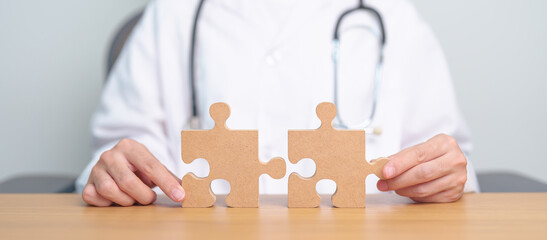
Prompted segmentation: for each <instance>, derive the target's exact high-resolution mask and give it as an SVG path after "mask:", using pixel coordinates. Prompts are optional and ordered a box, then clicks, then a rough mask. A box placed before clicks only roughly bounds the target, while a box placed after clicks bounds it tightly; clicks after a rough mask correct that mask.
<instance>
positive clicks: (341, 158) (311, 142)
mask: <svg viewBox="0 0 547 240" xmlns="http://www.w3.org/2000/svg"><path fill="white" fill-rule="evenodd" d="M316 113H317V116H318V118H319V119H320V120H321V126H320V127H319V128H318V129H316V130H291V131H289V161H290V162H291V163H294V164H296V163H298V162H299V161H300V160H301V159H304V158H310V159H312V160H313V161H314V162H315V164H316V172H315V174H314V175H313V176H312V177H310V178H304V177H302V176H300V175H298V174H297V173H292V174H291V175H290V176H289V186H288V189H289V196H288V198H289V199H288V204H289V207H317V206H319V203H320V202H321V198H320V196H319V195H318V194H317V191H316V190H315V186H316V184H317V182H318V181H319V180H322V179H331V180H333V181H334V182H336V185H337V189H336V192H335V193H334V194H333V196H332V198H331V199H332V203H333V205H334V206H336V207H365V194H366V190H365V187H366V183H365V180H366V176H367V175H369V174H371V173H374V174H375V175H376V176H378V177H379V178H383V175H382V169H383V166H384V165H385V164H386V163H387V162H388V161H389V160H388V159H387V158H380V159H377V160H373V161H371V163H369V162H367V161H366V159H365V131H363V130H337V129H334V127H333V126H332V121H333V120H334V117H335V116H336V106H335V105H334V104H332V103H320V104H319V105H318V106H317V108H316Z"/></svg>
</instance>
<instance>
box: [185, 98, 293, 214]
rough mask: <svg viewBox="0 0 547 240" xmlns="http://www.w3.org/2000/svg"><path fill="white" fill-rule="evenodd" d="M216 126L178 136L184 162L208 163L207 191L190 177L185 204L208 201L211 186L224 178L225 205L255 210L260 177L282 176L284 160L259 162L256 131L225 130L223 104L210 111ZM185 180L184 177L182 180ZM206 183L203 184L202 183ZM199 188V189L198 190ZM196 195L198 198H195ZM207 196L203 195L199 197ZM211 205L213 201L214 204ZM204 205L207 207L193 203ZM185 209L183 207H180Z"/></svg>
mask: <svg viewBox="0 0 547 240" xmlns="http://www.w3.org/2000/svg"><path fill="white" fill-rule="evenodd" d="M209 113H210V115H211V118H212V119H213V120H214V121H215V126H214V128H213V129H210V130H189V131H183V132H182V133H181V143H182V146H181V153H182V159H183V161H184V162H185V163H191V162H193V161H194V160H195V159H197V158H203V159H205V160H207V162H208V163H209V176H208V177H207V178H208V179H209V186H207V187H206V189H209V192H206V191H205V190H203V189H204V186H202V185H201V183H199V184H198V183H195V182H196V181H197V179H199V178H195V175H193V174H192V176H194V178H190V179H192V181H189V182H190V183H192V184H188V185H187V187H188V189H186V188H185V190H187V197H186V198H187V199H186V200H185V201H187V200H188V199H192V200H190V201H192V202H193V201H194V199H204V200H208V199H210V198H209V195H213V196H214V194H213V193H212V192H210V183H211V181H212V180H214V179H224V180H226V181H227V182H229V183H230V189H231V190H230V193H229V194H228V196H227V197H226V204H227V205H228V206H230V207H258V192H259V189H258V183H259V177H260V175H261V174H263V173H266V174H268V175H270V176H271V177H272V178H275V179H279V178H282V177H283V176H284V175H285V172H286V170H285V161H284V160H283V159H282V158H274V159H272V160H271V161H269V162H268V163H263V162H261V161H260V160H259V159H258V131H256V130H231V129H228V128H227V127H226V120H227V119H228V117H229V116H230V107H229V106H228V105H227V104H226V103H215V104H213V105H211V107H210V109H209ZM185 178H186V177H185ZM203 184H205V183H203ZM183 187H184V186H183ZM197 188H200V189H197ZM196 195H199V196H196ZM201 195H206V196H201ZM213 203H214V202H213ZM195 205H199V206H204V207H205V205H207V204H197V203H196V204H195ZM183 206H185V204H183Z"/></svg>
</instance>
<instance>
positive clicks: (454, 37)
mask: <svg viewBox="0 0 547 240" xmlns="http://www.w3.org/2000/svg"><path fill="white" fill-rule="evenodd" d="M147 2H148V1H147V0H116V1H107V0H93V1H90V0H86V1H84V0H79V1H74V0H48V1H38V0H34V1H33V0H1V1H0V166H1V167H0V181H2V180H5V179H7V178H9V177H12V176H15V175H19V174H32V173H61V174H68V175H77V174H79V173H80V171H81V170H82V169H83V168H84V166H85V165H86V164H87V162H88V161H89V158H90V150H89V145H90V141H89V138H90V137H89V129H88V128H89V118H90V116H91V114H92V112H93V111H94V108H95V106H96V104H97V101H98V98H99V96H100V92H101V88H102V83H103V80H104V71H105V66H104V63H105V57H106V51H107V45H108V44H109V42H110V40H111V37H112V33H113V32H114V31H115V29H116V28H117V27H118V26H119V24H120V23H121V22H122V21H123V20H124V19H126V18H127V17H128V16H129V15H131V14H132V13H134V12H136V11H137V10H138V9H139V8H141V7H143V6H144V5H145V4H146V3H147ZM413 2H414V3H415V4H416V7H417V9H418V11H419V12H420V13H421V14H422V16H423V17H424V19H426V21H428V22H429V23H430V25H431V27H432V28H433V30H434V31H435V33H436V34H437V37H438V38H439V40H440V42H441V44H442V45H443V47H444V50H445V54H446V56H447V58H448V62H449V65H450V68H451V71H452V76H453V79H454V83H455V86H456V91H457V93H458V96H459V103H460V106H461V109H462V111H463V112H464V114H465V116H466V119H467V121H468V123H469V125H470V127H471V129H472V131H473V135H474V142H475V151H474V152H473V155H472V156H471V158H472V161H473V162H474V165H475V167H476V168H477V170H478V171H495V170H510V171H517V172H520V173H524V174H526V175H528V176H531V177H534V178H536V179H541V180H543V181H544V182H547V158H546V156H547V146H546V143H547V127H546V126H545V125H544V124H545V123H547V97H546V95H547V90H546V89H547V83H546V82H547V47H546V46H545V45H546V43H547V15H546V14H544V11H545V10H546V9H547V1H541V0H511V1H509V0H505V1H502V0H460V1H432V0H413Z"/></svg>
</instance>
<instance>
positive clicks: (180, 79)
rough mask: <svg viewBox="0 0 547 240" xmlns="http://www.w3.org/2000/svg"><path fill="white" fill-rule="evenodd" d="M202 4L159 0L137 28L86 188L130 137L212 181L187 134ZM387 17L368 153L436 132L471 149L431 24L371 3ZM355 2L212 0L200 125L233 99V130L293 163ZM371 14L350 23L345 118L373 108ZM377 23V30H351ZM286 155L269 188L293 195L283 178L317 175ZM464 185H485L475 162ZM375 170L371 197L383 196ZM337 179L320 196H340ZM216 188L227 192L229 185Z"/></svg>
mask: <svg viewBox="0 0 547 240" xmlns="http://www.w3.org/2000/svg"><path fill="white" fill-rule="evenodd" d="M197 2H198V1H197V0H157V1H152V2H151V3H150V4H149V5H148V7H147V8H146V11H145V13H144V16H143V18H142V19H141V21H140V22H139V24H138V25H137V26H136V28H135V29H134V31H133V33H132V35H131V37H130V38H129V40H128V42H127V43H126V46H125V48H124V50H123V52H122V53H121V55H120V57H119V59H118V61H117V62H116V64H115V66H114V68H113V71H112V73H111V74H110V76H109V80H108V82H107V84H106V86H105V88H104V92H103V95H102V98H101V102H100V104H99V107H98V109H97V111H96V113H95V115H94V117H93V119H92V126H91V130H92V135H93V150H94V155H93V157H92V161H91V162H90V163H89V165H88V166H87V167H86V169H85V170H84V171H83V173H82V175H81V176H80V177H79V179H78V181H77V189H78V190H79V191H82V189H83V187H84V185H85V183H86V182H87V179H88V176H89V173H90V171H91V168H92V167H93V166H94V165H95V163H96V162H97V160H98V158H99V156H100V155H101V153H102V152H104V151H105V150H107V149H110V148H112V147H113V146H114V145H115V144H116V143H117V142H118V141H119V140H120V139H122V138H132V139H135V140H137V141H139V142H141V143H143V144H144V145H146V147H148V148H149V149H150V151H151V152H152V153H153V154H154V155H155V156H156V158H158V159H159V160H160V161H161V162H162V163H163V164H164V165H165V166H166V167H167V168H168V169H169V170H171V171H172V172H174V173H175V174H176V175H177V176H179V177H182V176H183V175H184V174H185V173H186V172H188V171H192V172H197V173H198V175H201V176H204V175H206V174H207V172H208V166H207V165H206V164H203V163H204V162H205V161H202V162H198V163H197V164H193V165H190V166H189V165H186V164H184V163H183V162H182V160H181V157H180V149H181V147H180V132H181V130H182V129H183V128H185V126H187V123H188V121H189V119H190V117H191V106H192V102H191V98H190V88H189V86H190V85H189V78H188V74H189V73H188V62H189V61H188V60H189V46H190V44H189V43H190V36H191V26H192V23H193V17H194V13H195V9H196V7H197ZM367 2H368V3H369V4H370V5H371V6H373V7H374V8H376V9H377V10H378V11H379V12H380V14H381V15H382V16H383V19H384V23H385V26H386V36H387V44H386V47H385V56H384V57H385V61H384V71H383V78H382V82H381V85H380V93H379V102H378V108H377V115H376V117H375V119H374V122H373V126H380V127H382V128H383V134H382V135H380V136H368V135H367V146H366V155H367V159H373V158H376V157H380V156H388V155H391V154H394V153H396V152H398V151H400V150H401V149H403V148H405V147H409V146H412V145H415V144H418V143H420V142H423V141H426V140H427V139H429V138H431V137H433V136H434V135H436V134H438V133H446V134H449V135H451V136H453V137H455V138H456V139H457V140H458V142H459V144H460V147H461V148H462V149H463V151H464V152H465V153H466V154H467V153H469V151H470V150H471V140H470V133H469V131H468V128H467V127H466V125H465V123H464V121H463V119H462V115H461V114H460V112H459V110H458V106H457V103H456V98H455V95H454V90H453V86H452V83H451V80H450V75H449V71H448V68H447V64H446V61H445V58H444V56H443V53H442V51H441V48H440V46H439V43H438V42H437V40H436V39H435V37H434V35H433V33H432V31H431V29H430V28H429V27H428V25H427V24H425V23H424V22H423V20H422V19H421V18H420V17H419V16H418V14H417V13H416V10H415V9H414V7H413V6H412V5H411V4H410V3H409V2H408V1H407V0H389V1H386V0H375V1H373V0H371V1H367ZM356 4H357V1H356V0H321V1H319V0H300V1H296V0H283V1H280V0H266V1H256V0H230V1H224V0H208V1H206V2H205V5H204V8H203V12H202V14H201V19H200V21H199V30H198V32H199V33H198V41H197V58H196V64H197V67H196V70H197V81H196V88H197V93H196V94H197V107H198V111H199V113H200V118H201V121H202V125H203V127H204V128H211V127H212V126H213V122H212V120H211V119H210V117H209V115H208V108H209V106H210V105H211V104H212V103H214V102H219V101H222V102H226V103H228V104H230V106H231V110H232V115H231V117H230V118H229V120H228V122H227V125H228V126H229V127H230V128H232V129H258V131H259V146H258V147H259V155H260V156H259V157H260V159H261V160H263V161H267V160H269V159H271V158H272V157H275V156H281V157H284V158H285V159H287V149H288V146H287V131H288V130H289V129H314V128H317V127H318V126H319V120H318V119H317V117H316V115H315V107H316V106H317V104H318V103H320V102H323V101H330V102H332V101H333V65H332V59H331V40H332V35H333V29H334V25H335V22H336V20H337V18H338V17H339V15H340V14H341V13H342V12H343V11H344V10H346V9H348V8H350V7H353V6H355V5H356ZM371 19H372V18H370V16H368V15H365V14H356V15H355V16H352V17H350V18H348V19H347V20H345V21H344V23H343V28H342V32H343V35H342V44H343V45H342V53H341V65H342V66H341V70H340V71H341V73H340V84H341V86H340V96H341V97H340V101H341V103H340V106H339V111H341V113H342V115H343V117H344V118H345V119H346V120H347V121H349V122H353V123H356V122H360V121H361V120H364V119H366V118H367V116H368V114H369V113H370V103H371V94H372V79H373V74H374V71H373V70H374V68H375V60H376V57H377V53H378V50H377V45H376V43H377V40H375V38H374V37H373V34H371V32H374V31H377V27H376V26H377V25H376V24H375V23H374V21H373V20H371ZM367 26H368V27H369V28H370V29H369V31H364V30H358V29H357V30H355V27H367ZM310 162H311V161H308V162H307V163H306V164H300V165H293V164H291V163H290V162H288V161H287V175H286V176H285V177H284V178H283V179H281V180H273V179H271V178H270V177H269V176H265V175H263V176H261V177H260V192H261V193H272V194H274V193H276V194H277V193H286V192H287V178H288V175H289V174H290V173H291V172H294V171H298V172H300V173H302V174H305V175H307V176H310V175H311V174H312V173H313V171H314V170H313V169H314V165H313V164H310ZM468 174H469V176H468V181H467V184H466V188H465V191H478V184H477V180H476V176H475V173H474V171H473V168H472V167H471V164H469V166H468ZM376 181H377V177H376V176H373V175H371V176H369V177H368V178H367V192H369V193H370V192H378V190H377V188H376V185H375V184H376ZM334 187H335V186H334V185H333V183H332V182H328V181H327V182H325V183H321V184H319V187H318V189H319V191H320V192H324V193H328V192H333V191H334ZM213 191H215V192H216V193H226V192H227V191H228V189H227V186H226V184H222V182H220V183H214V185H213Z"/></svg>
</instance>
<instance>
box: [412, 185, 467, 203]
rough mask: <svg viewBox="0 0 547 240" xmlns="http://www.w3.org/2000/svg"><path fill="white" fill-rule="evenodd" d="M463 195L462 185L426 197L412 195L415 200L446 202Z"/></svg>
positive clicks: (453, 200)
mask: <svg viewBox="0 0 547 240" xmlns="http://www.w3.org/2000/svg"><path fill="white" fill-rule="evenodd" d="M462 196H463V186H458V187H456V188H452V189H449V190H446V191H443V192H439V193H437V194H435V195H432V196H428V197H412V198H411V199H412V200H414V201H416V202H424V203H426V202H428V203H447V202H455V201H458V200H459V199H460V198H461V197H462Z"/></svg>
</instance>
